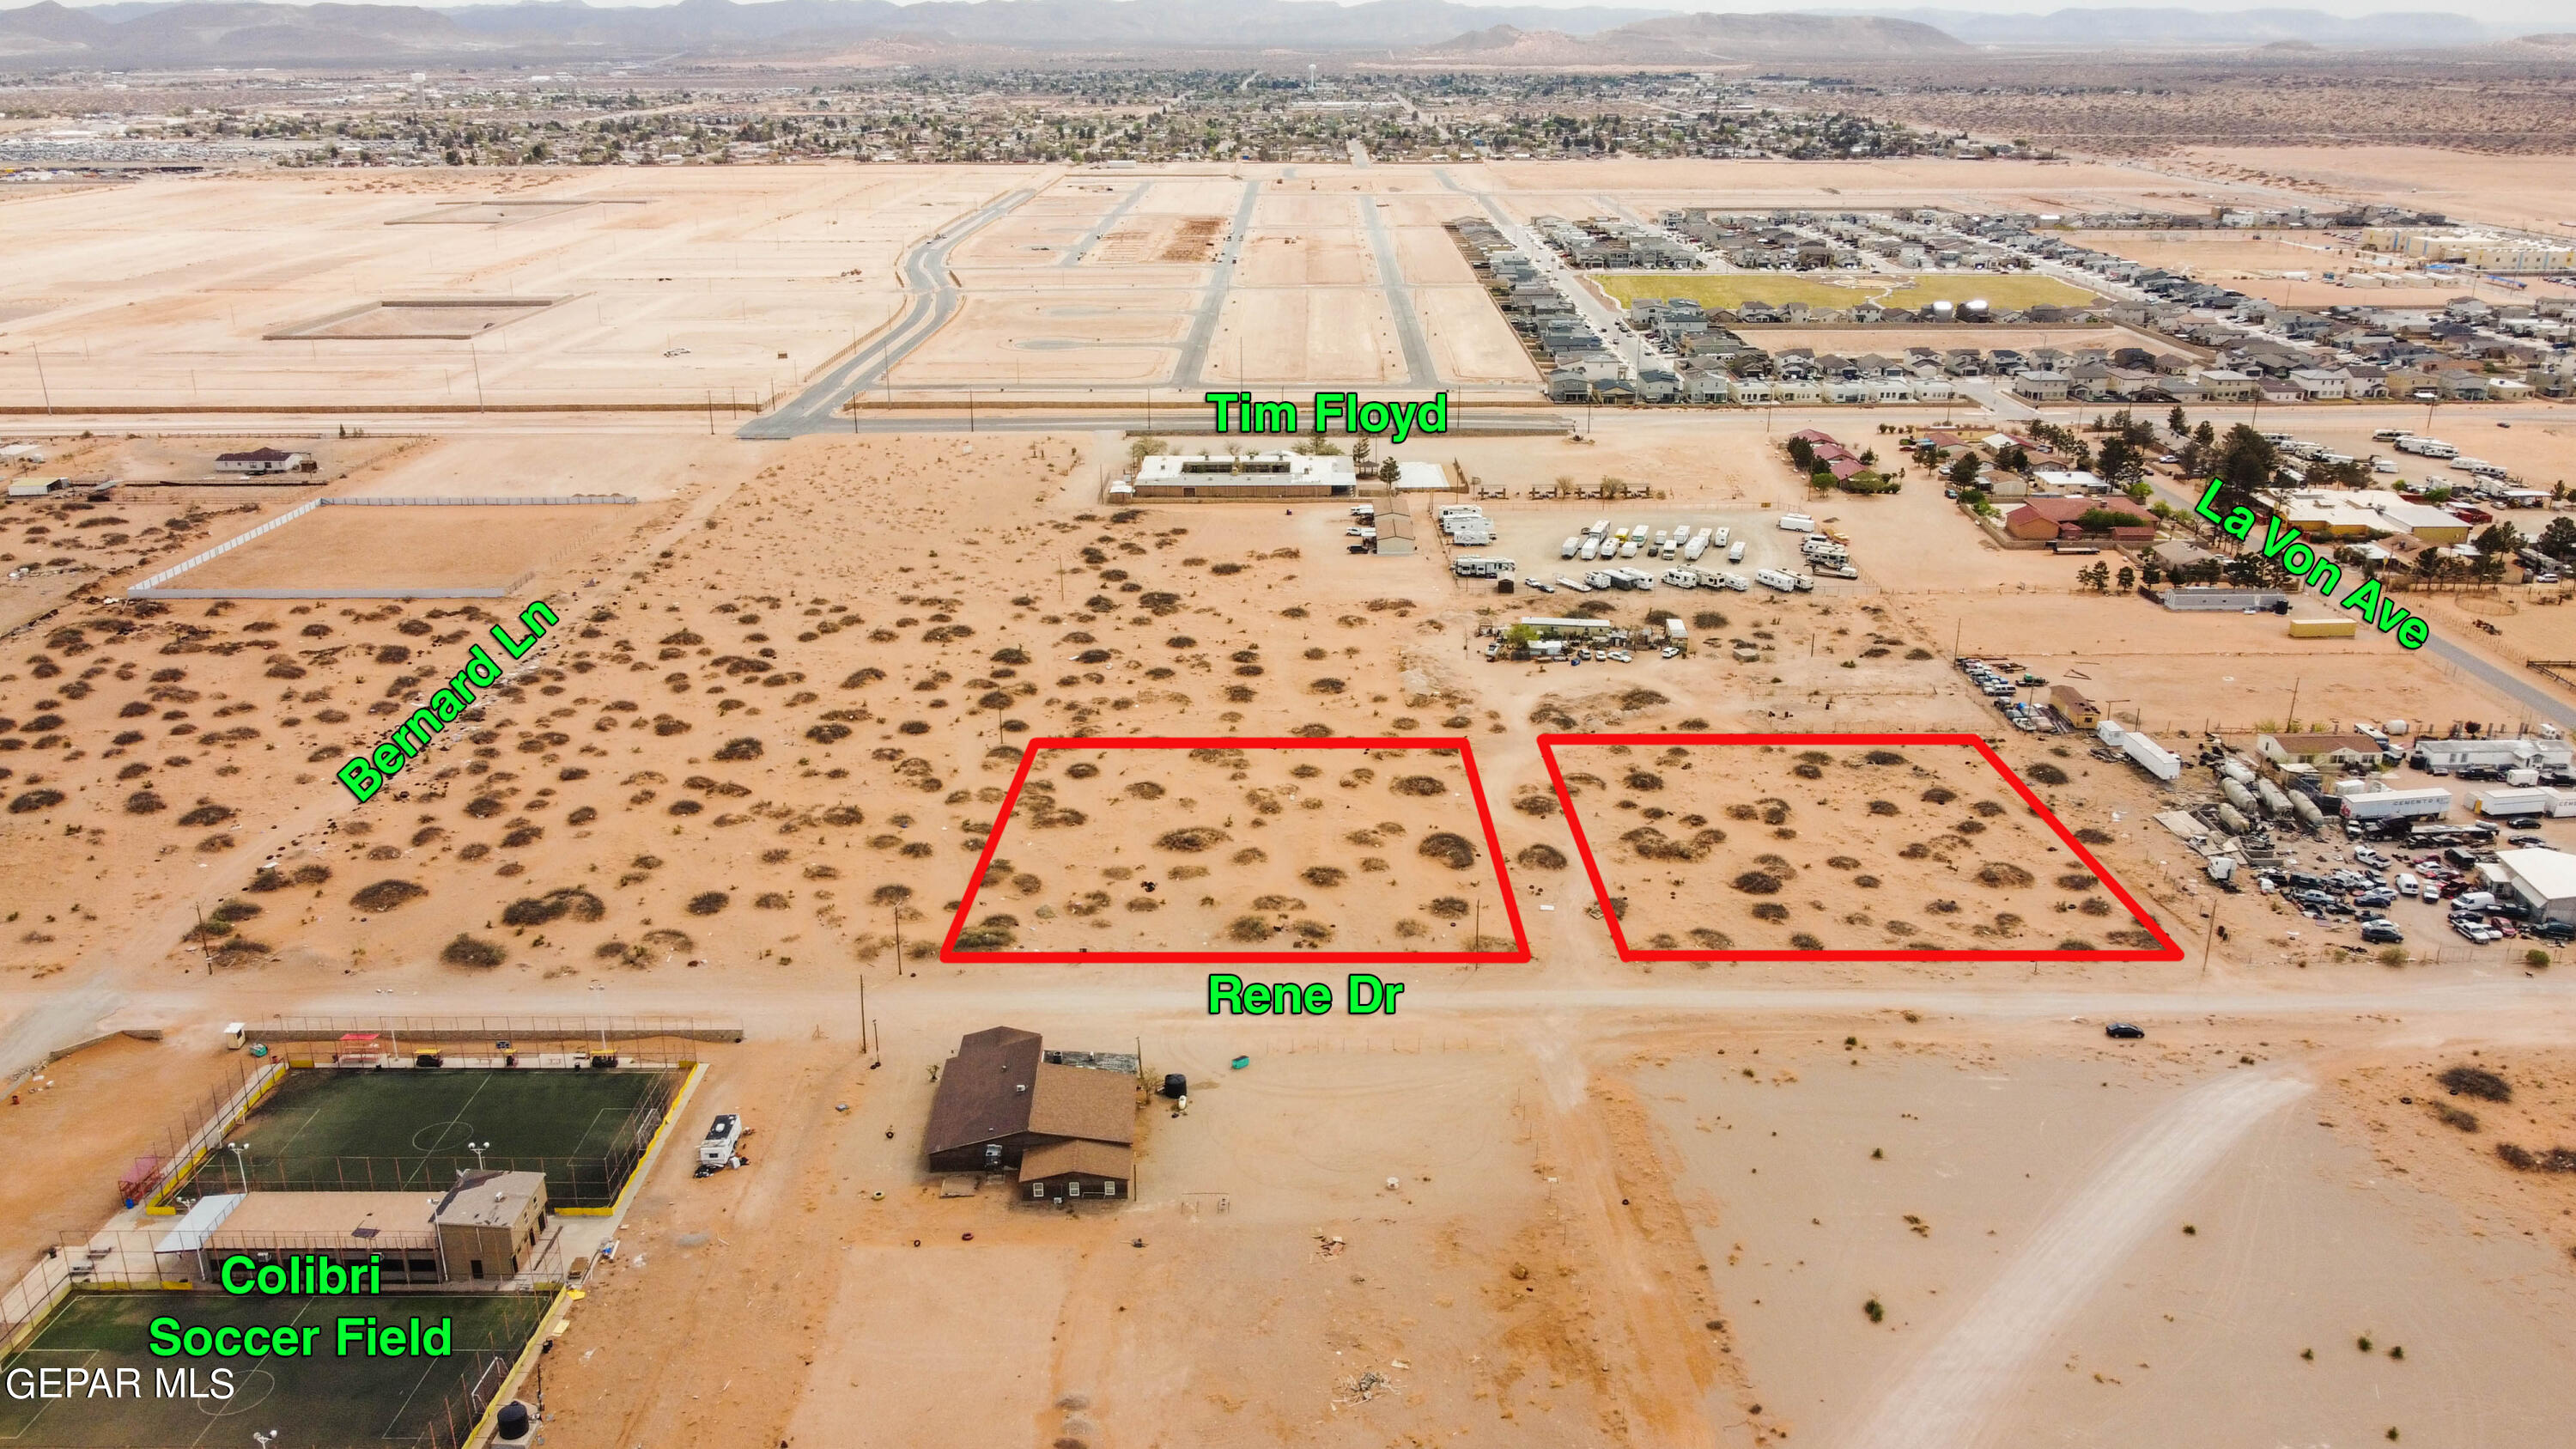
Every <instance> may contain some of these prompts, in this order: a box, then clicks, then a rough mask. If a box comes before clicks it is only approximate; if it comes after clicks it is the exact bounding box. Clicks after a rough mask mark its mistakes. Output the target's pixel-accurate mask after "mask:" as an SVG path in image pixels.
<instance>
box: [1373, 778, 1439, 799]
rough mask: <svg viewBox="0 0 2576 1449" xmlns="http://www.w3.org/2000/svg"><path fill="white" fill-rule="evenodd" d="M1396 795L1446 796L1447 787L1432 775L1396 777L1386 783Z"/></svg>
mask: <svg viewBox="0 0 2576 1449" xmlns="http://www.w3.org/2000/svg"><path fill="white" fill-rule="evenodd" d="M1387 788H1388V789H1390V790H1392V791H1394V792H1395V793H1397V794H1398V795H1446V794H1448V793H1449V786H1448V785H1447V784H1446V783H1444V782H1443V781H1441V780H1440V779H1439V777H1437V776H1434V775H1398V776H1397V777H1395V778H1394V779H1393V780H1390V781H1388V782H1387Z"/></svg>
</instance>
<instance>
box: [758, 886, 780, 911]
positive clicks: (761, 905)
mask: <svg viewBox="0 0 2576 1449" xmlns="http://www.w3.org/2000/svg"><path fill="white" fill-rule="evenodd" d="M751 905H752V909H754V910H758V911H783V910H785V909H787V897H785V896H783V895H781V894H779V893H778V892H776V891H762V892H761V893H760V894H759V895H757V896H754V897H752V901H751Z"/></svg>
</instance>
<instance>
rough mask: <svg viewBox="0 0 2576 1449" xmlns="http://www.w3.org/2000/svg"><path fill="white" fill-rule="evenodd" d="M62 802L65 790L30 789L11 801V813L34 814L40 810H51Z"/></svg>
mask: <svg viewBox="0 0 2576 1449" xmlns="http://www.w3.org/2000/svg"><path fill="white" fill-rule="evenodd" d="M61 803H63V792H62V791H60V790H29V791H27V792H26V793H25V794H23V795H20V796H18V797H17V798H16V799H14V800H11V801H10V802H9V813H10V814H12V815H32V814H34V813H35V812H36V811H39V810H51V809H52V808H54V807H55V806H57V805H60V804H61Z"/></svg>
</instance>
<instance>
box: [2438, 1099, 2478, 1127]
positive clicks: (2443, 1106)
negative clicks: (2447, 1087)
mask: <svg viewBox="0 0 2576 1449" xmlns="http://www.w3.org/2000/svg"><path fill="white" fill-rule="evenodd" d="M2431 1105H2432V1108H2433V1116H2434V1118H2435V1119H2436V1120H2438V1121H2440V1122H2441V1124H2442V1125H2443V1126H2445V1127H2456V1128H2458V1129H2459V1130H2461V1131H2463V1132H2475V1131H2477V1130H2478V1114H2477V1113H2475V1112H2466V1111H2462V1110H2461V1109H2459V1108H2457V1107H2454V1106H2452V1105H2451V1104H2450V1103H2448V1102H2435V1103H2433V1104H2431Z"/></svg>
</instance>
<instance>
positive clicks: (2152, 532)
mask: <svg viewBox="0 0 2576 1449" xmlns="http://www.w3.org/2000/svg"><path fill="white" fill-rule="evenodd" d="M2096 512H2100V513H2118V514H2124V515H2126V516H2128V517H2129V518H2131V519H2134V520H2135V522H2134V523H2131V524H2127V525H2122V526H2119V527H2115V528H2109V529H2105V530H2103V531H2101V532H2099V533H2087V532H2086V531H2085V530H2084V527H2083V525H2082V524H2080V523H2078V522H2077V520H2078V519H2080V518H2082V517H2083V516H2084V515H2085V514H2087V513H2096ZM2004 532H2006V533H2009V534H2011V535H2012V536H2013V537H2015V538H2022V539H2029V540H2031V541H2033V542H2037V543H2045V542H2048V541H2050V540H2052V539H2061V538H2086V539H2108V540H2110V541H2111V542H2113V543H2153V542H2155V539H2156V520H2155V516H2154V515H2153V514H2150V513H2148V512H2146V511H2145V510H2143V509H2141V508H2139V507H2138V506H2137V505H2136V504H2134V503H2131V502H2129V501H2128V500H2126V499H2117V498H2034V499H2032V500H2030V501H2029V502H2028V503H2025V504H2023V505H2022V506H2020V507H2019V508H2016V509H2014V510H2013V511H2012V512H2010V513H2007V514H2005V515H2004Z"/></svg>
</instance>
